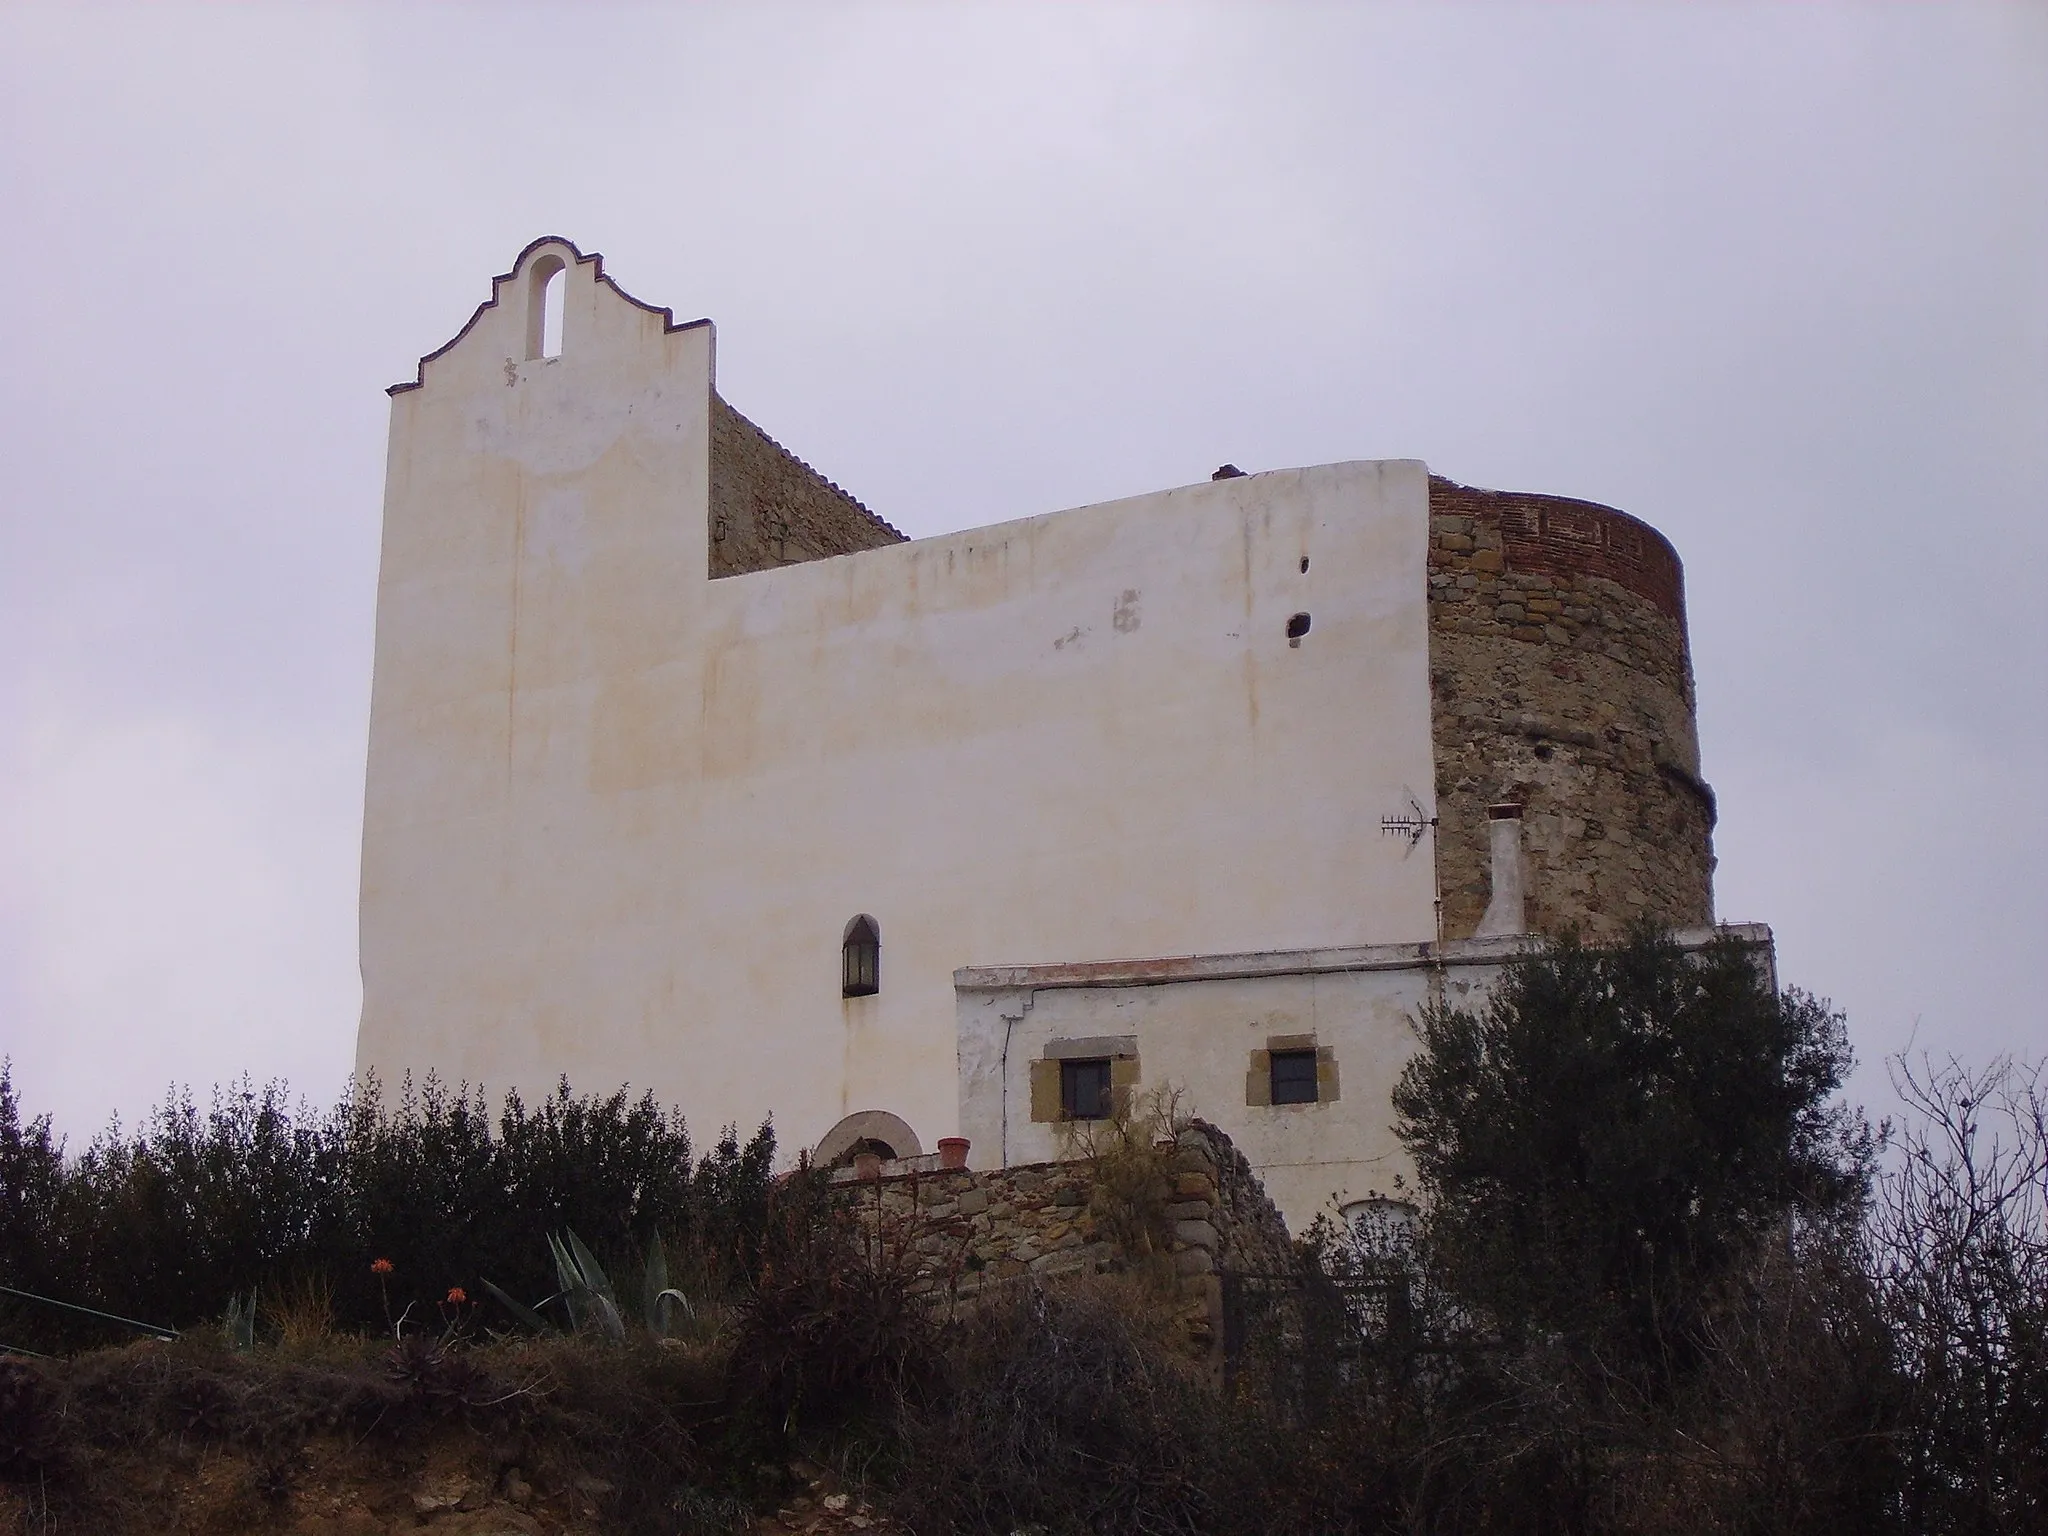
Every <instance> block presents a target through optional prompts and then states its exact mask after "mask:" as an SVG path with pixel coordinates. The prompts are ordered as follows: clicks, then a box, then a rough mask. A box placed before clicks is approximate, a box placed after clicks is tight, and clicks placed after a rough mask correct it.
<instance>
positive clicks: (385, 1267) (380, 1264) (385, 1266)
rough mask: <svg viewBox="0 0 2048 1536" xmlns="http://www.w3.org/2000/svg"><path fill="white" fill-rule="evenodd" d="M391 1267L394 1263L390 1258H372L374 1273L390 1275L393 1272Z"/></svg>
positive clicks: (371, 1265) (371, 1263) (371, 1269)
mask: <svg viewBox="0 0 2048 1536" xmlns="http://www.w3.org/2000/svg"><path fill="white" fill-rule="evenodd" d="M391 1269H392V1265H391V1261H390V1260H389V1259H372V1260H370V1273H371V1274H373V1275H388V1274H390V1273H391Z"/></svg>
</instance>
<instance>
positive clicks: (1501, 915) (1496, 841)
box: [1472, 803, 1529, 939]
mask: <svg viewBox="0 0 2048 1536" xmlns="http://www.w3.org/2000/svg"><path fill="white" fill-rule="evenodd" d="M1486 823H1487V828H1488V830H1489V831H1491V832H1492V834H1493V898H1492V900H1490V901H1488V902H1487V904H1486V915H1485V916H1484V917H1482V918H1480V919H1479V926H1478V927H1477V928H1475V929H1473V930H1472V937H1473V938H1475V939H1504V938H1507V937H1509V936H1510V935H1513V934H1517V933H1527V932H1528V931H1529V922H1528V919H1527V918H1526V917H1525V916H1523V913H1522V808H1521V807H1520V806H1519V805H1515V804H1512V803H1510V804H1504V805H1489V806H1488V807H1487V808H1486Z"/></svg>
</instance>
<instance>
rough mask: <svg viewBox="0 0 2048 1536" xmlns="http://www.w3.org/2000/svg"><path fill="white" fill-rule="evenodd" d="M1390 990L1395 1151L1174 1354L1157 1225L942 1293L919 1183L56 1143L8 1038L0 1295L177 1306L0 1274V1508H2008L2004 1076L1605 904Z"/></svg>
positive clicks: (608, 1105)
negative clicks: (1110, 1256)
mask: <svg viewBox="0 0 2048 1536" xmlns="http://www.w3.org/2000/svg"><path fill="white" fill-rule="evenodd" d="M1417 1032H1418V1046H1419V1048H1418V1051H1417V1054H1416V1056H1415V1057H1414V1059H1413V1061H1412V1062H1411V1064H1410V1065H1409V1067H1408V1069H1407V1071H1406V1072H1405V1074H1404V1075H1403V1077H1402V1079H1401V1081H1400V1085H1399V1088H1398V1090H1397V1092H1396V1094H1395V1098H1394V1107H1395V1110H1396V1114H1397V1117H1398V1129H1399V1130H1400V1133H1401V1135H1402V1137H1403V1140H1404V1142H1405V1143H1406V1145H1407V1147H1408V1149H1409V1151H1410V1153H1411V1156H1412V1160H1413V1164H1414V1167H1415V1170H1416V1184H1415V1187H1413V1188H1404V1189H1395V1190H1390V1191H1388V1192H1387V1194H1388V1195H1389V1196H1391V1197H1393V1198H1392V1199H1390V1200H1389V1201H1387V1202H1384V1203H1382V1204H1381V1205H1379V1206H1378V1207H1376V1208H1375V1209H1376V1214H1375V1215H1374V1216H1373V1217H1371V1218H1369V1219H1366V1220H1363V1221H1361V1222H1358V1223H1356V1224H1353V1225H1350V1226H1344V1225H1340V1224H1339V1223H1337V1222H1336V1221H1334V1220H1324V1221H1321V1222H1319V1223H1317V1225H1316V1227H1315V1228H1314V1229H1313V1230H1311V1231H1310V1232H1309V1233H1307V1234H1306V1235H1305V1236H1304V1237H1303V1238H1302V1240H1301V1241H1300V1243H1299V1244H1298V1254H1297V1265H1298V1268H1297V1272H1296V1273H1295V1274H1293V1275H1292V1276H1283V1277H1264V1278H1263V1279H1261V1278H1259V1277H1252V1278H1250V1279H1247V1280H1245V1281H1244V1282H1242V1284H1240V1285H1237V1286H1236V1288H1233V1287H1232V1286H1231V1285H1226V1289H1225V1295H1226V1297H1227V1298H1230V1300H1229V1306H1230V1307H1231V1308H1232V1309H1233V1310H1231V1312H1230V1313H1229V1315H1228V1316H1227V1318H1226V1326H1225V1328H1224V1330H1223V1339H1222V1340H1221V1341H1220V1344H1219V1352H1218V1354H1217V1356H1216V1357H1214V1358H1212V1359H1208V1360H1202V1359H1193V1358H1190V1355H1189V1352H1188V1347H1187V1335H1186V1334H1185V1332H1184V1331H1181V1330H1179V1329H1178V1328H1177V1327H1176V1326H1175V1315H1176V1308H1177V1307H1178V1306H1179V1302H1178V1300H1177V1298H1176V1293H1175V1291H1174V1288H1173V1279H1172V1276H1171V1275H1170V1274H1162V1273H1160V1272H1159V1270H1158V1268H1157V1255H1151V1254H1148V1253H1146V1252H1143V1251H1134V1252H1130V1253H1128V1254H1127V1260H1126V1262H1124V1263H1123V1264H1122V1266H1121V1268H1120V1272H1117V1273H1112V1274H1108V1275H1098V1276H1092V1277H1087V1278H1077V1279H1073V1280H1069V1281H1065V1282H1042V1281H1034V1280H1032V1279H1030V1278H1028V1277H1027V1278H1025V1279H1022V1280H1020V1281H1019V1282H1017V1283H1015V1284H1007V1285H1003V1286H998V1287H994V1288H989V1289H984V1290H983V1291H982V1292H981V1294H980V1295H979V1296H978V1297H977V1298H976V1299H975V1300H973V1301H972V1302H971V1303H962V1302H960V1301H959V1300H958V1299H957V1298H949V1296H948V1295H947V1294H946V1293H945V1292H943V1291H938V1292H934V1291H933V1290H932V1289H931V1285H930V1275H929V1273H928V1268H927V1267H924V1266H926V1265H927V1263H928V1261H927V1260H925V1259H924V1258H922V1257H921V1253H922V1252H924V1251H926V1250H927V1247H928V1245H924V1246H921V1243H920V1236H921V1234H920V1232H919V1230H918V1221H919V1219H920V1218H919V1216H918V1215H917V1214H916V1212H915V1211H914V1210H913V1211H911V1212H910V1213H908V1214H905V1215H901V1216H897V1217H891V1218H888V1219H881V1213H882V1206H881V1204H880V1203H879V1202H878V1201H877V1202H871V1203H869V1204H868V1205H867V1206H865V1207H864V1206H862V1204H861V1201H862V1199H863V1198H864V1197H863V1196H862V1194H861V1193H860V1192H859V1191H858V1190H855V1191H853V1192H849V1189H848V1187H847V1186H845V1185H834V1184H833V1183H832V1182H831V1181H830V1179H829V1178H827V1177H826V1176H825V1175H824V1174H822V1173H820V1172H815V1171H812V1170H809V1169H807V1168H802V1167H799V1169H798V1170H797V1171H796V1172H795V1173H794V1174H793V1175H785V1176H783V1177H782V1178H780V1179H778V1178H776V1177H774V1176H773V1175H772V1164H773V1160H774V1145H773V1139H772V1137H771V1136H770V1134H769V1133H768V1131H767V1130H766V1128H763V1130H762V1131H761V1132H759V1133H758V1134H756V1135H755V1136H754V1137H753V1138H752V1139H751V1140H749V1141H747V1142H746V1143H744V1144H743V1143H741V1141H740V1140H739V1138H738V1136H737V1135H736V1134H734V1133H731V1132H728V1133H727V1134H725V1135H724V1136H723V1137H721V1138H720V1139H719V1140H718V1142H717V1143H716V1144H715V1145H714V1146H713V1147H712V1149H711V1150H710V1151H709V1152H707V1153H705V1154H703V1155H701V1156H700V1155H698V1154H697V1153H696V1152H695V1150H694V1149H693V1148H692V1146H691V1143H690V1140H689V1137H688V1135H687V1133H686V1129H685V1127H684V1126H683V1125H682V1124H681V1122H680V1120H678V1119H677V1118H676V1117H674V1116H673V1115H671V1114H668V1113H666V1112H664V1111H663V1110H661V1109H660V1108H659V1107H658V1106H656V1105H654V1104H653V1103H651V1102H650V1101H647V1100H644V1099H643V1100H641V1101H638V1102H634V1101H632V1100H630V1099H629V1098H628V1097H627V1096H625V1095H624V1094H619V1095H613V1096H611V1097H603V1098H588V1097H578V1096H577V1095H575V1094H574V1093H573V1092H571V1091H570V1089H569V1088H568V1087H567V1085H564V1086H563V1087H562V1088H561V1089H560V1090H559V1091H558V1092H557V1093H556V1094H554V1095H551V1096H550V1097H549V1098H548V1099H547V1100H546V1101H545V1102H543V1103H541V1104H540V1105H537V1106H531V1107H529V1106H527V1105H525V1104H523V1103H521V1102H520V1101H518V1100H517V1099H516V1098H515V1099H509V1100H507V1101H506V1102H504V1103H503V1104H502V1105H499V1106H496V1108H495V1109H493V1108H492V1107H491V1106H487V1105H486V1104H485V1103H484V1102H483V1101H482V1100H481V1099H480V1098H479V1097H478V1096H477V1095H475V1094H473V1093H465V1092H462V1091H455V1090H445V1089H443V1088H441V1087H439V1086H438V1085H434V1084H431V1083H429V1084H425V1085H422V1086H420V1087H419V1088H418V1089H417V1090H416V1091H401V1092H400V1094H399V1095H398V1097H397V1098H396V1100H395V1101H386V1100H385V1099H383V1098H382V1097H381V1096H380V1095H379V1094H378V1092H377V1091H376V1090H375V1088H374V1086H372V1087H368V1088H365V1089H363V1090H361V1091H358V1092H356V1093H354V1094H352V1095H350V1096H349V1097H348V1098H347V1099H346V1100H345V1101H344V1102H343V1103H342V1104H341V1105H340V1106H339V1107H337V1108H335V1109H333V1110H329V1111H322V1112H313V1111H308V1110H306V1109H305V1108H303V1107H300V1106H293V1105H291V1104H290V1103H288V1102H287V1100H286V1098H285V1096H284V1094H283V1093H282V1091H280V1090H257V1089H254V1088H252V1087H250V1086H248V1085H243V1086H242V1087H240V1088H238V1089H235V1090H233V1091H230V1092H225V1093H223V1094H221V1095H219V1096H218V1097H217V1098H216V1099H215V1101H214V1102H213V1104H212V1105H211V1107H210V1108H209V1109H208V1110H207V1111H205V1112H201V1111H199V1110H197V1109H196V1108H195V1107H194V1106H193V1105H192V1104H190V1103H189V1102H187V1101H183V1100H179V1101H175V1102H173V1103H172V1104H171V1105H169V1106H167V1107H166V1108H165V1109H163V1110H160V1111H159V1112H158V1113H157V1114H156V1115H154V1116H153V1117H151V1119H150V1120H149V1121H148V1122H147V1123H145V1124H144V1125H142V1126H140V1127H138V1128H136V1129H135V1130H134V1131H133V1132H129V1133H121V1132H118V1131H110V1132H108V1133H107V1134H105V1135H103V1136H102V1137H100V1138H99V1139H98V1140H96V1141H95V1142H94V1143H93V1144H92V1145H90V1146H89V1147H87V1148H85V1149H84V1150H83V1151H81V1152H78V1153H76V1154H75V1155H70V1156H67V1155H65V1154H64V1150H63V1148H62V1147H61V1146H60V1145H58V1144H57V1143H56V1141H55V1139H54V1137H53V1134H52V1131H51V1128H50V1126H49V1125H48V1124H47V1122H42V1121H37V1122H31V1123H23V1122H22V1120H21V1118H20V1114H19V1110H18V1106H17V1103H16V1100H15V1096H14V1090H13V1085H12V1083H11V1081H10V1080H9V1079H8V1078H7V1077H6V1075H5V1073H4V1072H0V1285H5V1286H8V1287H12V1288H14V1289H15V1290H18V1291H26V1292H33V1293H35V1294H37V1295H41V1296H48V1297H55V1298H59V1299H62V1300H66V1301H70V1302H73V1303H76V1304H79V1305H82V1306H85V1307H89V1308H92V1309H94V1310H95V1311H96V1312H98V1313H105V1314H113V1315H114V1318H119V1319H129V1320H132V1321H133V1322H134V1323H140V1324H146V1325H154V1326H155V1327H156V1328H158V1329H159V1330H160V1331H162V1332H164V1333H170V1332H172V1331H173V1330H175V1331H176V1335H177V1336H176V1337H172V1338H159V1337H148V1336H143V1335H144V1330H142V1329H139V1328H137V1327H134V1326H131V1324H130V1323H124V1322H121V1321H116V1320H113V1319H110V1318H108V1317H102V1316H93V1315H87V1314H86V1313H81V1312H64V1311H60V1310H59V1309H56V1308H52V1307H49V1306H46V1305H42V1304H40V1303H32V1302H29V1301H26V1300H23V1299H20V1298H17V1297H0V1303H4V1305H0V1341H4V1342H6V1343H7V1344H9V1345H12V1346H15V1347H16V1348H17V1349H18V1350H26V1351H33V1352H35V1355H37V1356H47V1357H49V1358H35V1357H32V1356H31V1355H28V1354H16V1355H13V1356H10V1357H7V1358H4V1359H0V1512H4V1520H5V1521H7V1522H11V1526H12V1528H13V1529H15V1530H19V1531H21V1532H24V1533H27V1532H35V1533H38V1536H41V1533H57V1532H92V1533H109V1536H122V1533H126V1532H143V1531H149V1532H160V1531H193V1532H207V1533H225V1532H231V1531H276V1532H287V1533H297V1536H373V1533H381V1532H387V1531H398V1530H408V1531H409V1530H414V1529H427V1530H431V1531H436V1532H443V1533H448V1536H507V1533H511V1532H520V1533H526V1536H538V1533H554V1532H562V1533H570V1532H575V1533H583V1532H589V1533H593V1536H594V1533H597V1532H604V1533H607V1536H609V1533H614V1532H630V1533H641V1532H645V1533H656V1532H660V1533H673V1532H698V1531H732V1530H741V1529H747V1528H750V1527H751V1528H754V1529H760V1530H764V1531H774V1530H789V1529H833V1530H863V1531H871V1532H876V1533H881V1532H885V1531H907V1532H914V1533H918V1536H926V1533H930V1536H938V1533H941V1532H990V1533H998V1536H1005V1533H1010V1532H1024V1531H1036V1532H1042V1533H1047V1536H1050V1533H1064V1532H1076V1533H1078V1532H1105V1533H1107V1532H1115V1533H1124V1532H1128V1533H1154V1532H1187V1533H1195V1532H1216V1533H1224V1536H1235V1533H1247V1536H1249V1533H1262V1536H1263V1533H1280V1532H1304V1531H1312V1532H1325V1531H1327V1532H1415V1533H1423V1532H1428V1533H1439V1532H1440V1533H1463V1532H1474V1533H1477V1532H1509V1533H1523V1532H1526V1533H1530V1536H1536V1533H1549V1532H1588V1533H1591V1532H1616V1533H1621V1532H1629V1533H1644V1536H1649V1533H1667V1532H1669V1533H1677V1532H1701V1531H1709V1532H1731V1533H1733V1532H1745V1533H1747V1532H1777V1531H1784V1532H1849V1531H1857V1532H1865V1531H1880V1532H1881V1531H1896V1532H1955V1533H1976V1532H1984V1533H1991V1532H2022V1531H2034V1530H2040V1529H2043V1528H2044V1527H2048V1449H2044V1447H2048V1103H2044V1095H2043V1091H2042V1090H2043V1083H2042V1080H2041V1078H2040V1076H2039V1074H2038V1072H2036V1071H2032V1070H2029V1069H2024V1068H2022V1067H2019V1066H2015V1065H2014V1064H2011V1063H1994V1064H1992V1065H1991V1066H1989V1067H1986V1068H1984V1069H1982V1070H1972V1069H1966V1068H1964V1067H1962V1066H1959V1065H1957V1064H1954V1063H1931V1062H1922V1063H1919V1064H1909V1063H1904V1062H1901V1063H1895V1064H1894V1065H1895V1072H1896V1075H1897V1080H1898V1083H1899V1086H1900V1090H1901V1094H1902V1098H1903V1101H1904V1103H1905V1105H1906V1109H1905V1111H1904V1113H1903V1115H1902V1117H1901V1118H1900V1120H1899V1121H1898V1122H1897V1123H1896V1124H1894V1125H1891V1126H1887V1127H1875V1128H1873V1127H1870V1126H1868V1125H1866V1124H1865V1123H1864V1122H1863V1120H1862V1118H1861V1117H1860V1116H1859V1115H1857V1114H1855V1113H1853V1112H1852V1111H1850V1110H1849V1109H1848V1108H1846V1107H1845V1106H1843V1105H1842V1104H1841V1102H1840V1100H1839V1097H1838V1089H1839V1085H1840V1082H1841V1080H1842V1077H1843V1075H1844V1073H1845V1071H1846V1069H1847V1067H1848V1052H1847V1047H1846V1043H1845V1038H1844V1034H1843V1029H1842V1021H1841V1019H1840V1018H1839V1016H1837V1015H1835V1014H1834V1013H1832V1012H1831V1011H1830V1010H1829V1009H1828V1008H1826V1007H1825V1006H1824V1005H1822V1004H1820V1003H1818V1002H1816V1001H1814V1000H1813V999H1811V998H1807V997H1804V996H1801V995H1799V994H1796V993H1786V994H1774V993H1772V992H1771V991H1770V990H1768V988H1767V987H1766V986H1765V985H1764V984H1763V983H1762V982H1761V981H1760V979H1759V978H1758V975H1757V972H1756V970H1755V968H1754V966H1753V964H1752V962H1751V960H1750V958H1749V956H1748V955H1747V954H1746V953H1745V952H1743V951H1742V950H1741V949H1740V948H1739V947H1736V946H1726V947H1722V948H1716V949H1713V950H1710V951H1708V952H1707V953H1706V954H1705V955H1703V956H1700V957H1697V958H1688V957H1686V956H1685V955H1683V954H1681V953H1680V952H1679V951H1677V950H1676V949H1675V948H1673V947H1671V946H1670V945H1668V944H1666V943H1665V942H1664V941H1662V940H1661V939H1659V938H1658V937H1657V936H1655V935H1653V934H1648V933H1645V934H1642V935H1639V936H1637V937H1636V938H1635V939H1634V940H1632V941H1631V942H1629V943H1628V944H1625V945H1622V946H1619V947H1617V948H1612V949H1591V948H1582V947H1579V946H1577V945H1575V944H1572V943H1569V942H1567V943H1563V944H1560V945H1558V946H1555V947H1554V948H1553V949H1552V950H1551V951H1549V952H1548V953H1546V954H1544V955H1541V956H1538V957H1535V958H1533V959H1531V960H1530V961H1528V962H1527V963H1525V964H1523V965H1522V966H1521V967H1520V968H1519V969H1517V970H1516V971H1515V973H1514V974H1513V975H1512V977H1511V978H1510V980H1509V982H1508V984H1507V985H1505V986H1504V987H1503V988H1502V989H1501V990H1500V991H1499V992H1498V993H1497V994H1496V995H1495V997H1494V998H1493V999H1492V1001H1491V1003H1490V1004H1489V1006H1488V1008H1487V1010H1486V1011H1485V1012H1484V1013H1482V1014H1470V1013H1462V1012H1458V1011H1456V1010H1449V1009H1433V1010H1430V1011H1428V1012H1426V1013H1425V1014H1424V1016H1423V1017H1422V1018H1420V1019H1418V1020H1417ZM1141 1140H1142V1138H1141ZM1145 1144H1146V1145H1149V1142H1148V1143H1145ZM1114 1172H1115V1170H1108V1171H1105V1172H1104V1173H1103V1174H1102V1177H1103V1178H1104V1180H1105V1181H1109V1180H1110V1179H1111V1177H1112V1175H1113V1174H1114ZM1126 1183H1128V1184H1129V1188H1128V1189H1123V1190H1122V1193H1121V1194H1120V1195H1119V1198H1123V1199H1132V1198H1136V1199H1146V1198H1154V1196H1153V1195H1150V1194H1148V1193H1147V1190H1146V1188H1145V1187H1144V1181H1143V1180H1138V1181H1135V1182H1132V1181H1126ZM1156 1197H1157V1198H1160V1199H1166V1198H1169V1194H1168V1190H1167V1188H1166V1186H1165V1185H1164V1184H1162V1185H1161V1186H1160V1188H1159V1190H1158V1191H1157V1193H1156ZM913 1204H914V1202H913ZM1411 1213H1412V1215H1411ZM0 1528H5V1527H4V1526H0Z"/></svg>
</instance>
